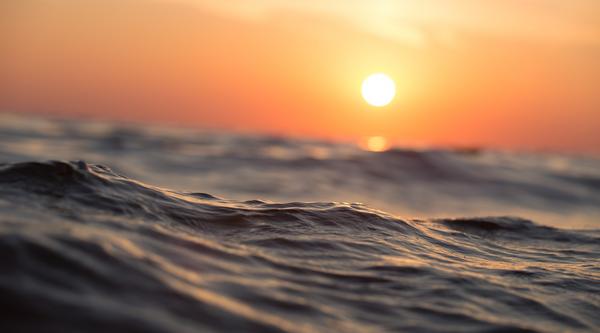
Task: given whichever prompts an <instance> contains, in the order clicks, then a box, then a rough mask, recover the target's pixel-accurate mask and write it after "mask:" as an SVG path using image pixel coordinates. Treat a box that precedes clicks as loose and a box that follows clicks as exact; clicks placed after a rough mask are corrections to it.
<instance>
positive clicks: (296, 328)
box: [0, 152, 600, 332]
mask: <svg viewBox="0 0 600 333" xmlns="http://www.w3.org/2000/svg"><path fill="white" fill-rule="evenodd" d="M391 154H395V153H393V152H392V153H391ZM381 156H382V158H387V157H386V156H387V155H381ZM599 253H600V230H597V229H592V230H566V229H559V228H553V227H549V226H544V225H539V224H536V223H534V222H532V221H529V220H525V219H521V218H518V217H473V218H453V219H427V220H409V219H401V218H398V217H397V216H396V215H393V214H389V213H385V212H383V211H380V210H376V209H372V208H370V207H369V206H366V205H363V204H358V203H343V202H290V203H277V202H271V201H266V200H258V199H253V200H245V201H241V200H229V199H223V198H219V197H217V196H213V195H211V194H207V193H195V192H182V191H173V190H167V189H164V188H160V187H157V186H150V185H147V184H144V183H143V182H140V181H136V180H134V179H130V178H127V177H125V176H122V175H120V174H118V173H116V172H114V171H112V170H111V169H109V168H108V167H105V166H102V165H92V164H87V163H85V162H82V161H77V162H64V161H49V162H23V163H10V164H2V165H0V262H1V264H0V293H1V294H2V295H3V296H2V297H1V298H0V309H2V312H1V314H0V317H1V318H2V320H1V321H0V328H1V329H2V331H40V330H44V331H49V332H53V331H56V332H68V331H91V332H93V331H106V330H111V331H123V332H197V331H215V332H217V331H218V332H224V331H243V332H331V331H343V332H379V331H411V332H509V331H510V332H563V331H589V332H592V331H596V330H598V329H599V327H600V321H599V319H598V317H597V313H600V298H598V296H597V295H600V287H599V286H600V269H599V267H598V265H597V262H598V258H599Z"/></svg>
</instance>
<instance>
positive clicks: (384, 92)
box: [362, 73, 396, 107]
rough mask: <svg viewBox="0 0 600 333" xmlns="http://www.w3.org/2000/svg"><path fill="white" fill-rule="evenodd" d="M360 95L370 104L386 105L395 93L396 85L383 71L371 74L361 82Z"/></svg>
mask: <svg viewBox="0 0 600 333" xmlns="http://www.w3.org/2000/svg"><path fill="white" fill-rule="evenodd" d="M362 95H363V98H364V99H365V101H367V103H369V104H370V105H372V106H378V107H381V106H386V105H388V104H390V102H391V101H392V99H394V96H395V95H396V85H395V84H394V81H393V80H392V79H391V78H390V77H389V76H387V75H385V74H383V73H376V74H372V75H370V76H369V77H367V78H366V79H365V80H364V81H363V83H362Z"/></svg>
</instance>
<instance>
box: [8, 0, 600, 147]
mask: <svg viewBox="0 0 600 333" xmlns="http://www.w3.org/2000/svg"><path fill="white" fill-rule="evenodd" d="M598 17H600V1H596V0H576V1H559V0H544V1H543V0H520V1H517V0H504V1H474V0H473V1H467V0H455V1H450V0H446V1H442V0H438V1H433V0H419V1H416V0H415V1H358V0H347V1H343V2H341V1H333V0H320V1H275V0H230V1H208V0H177V1H174V0H173V1H166V0H165V1H144V0H120V1H116V0H89V1H75V0H56V1H51V0H37V1H32V0H8V1H3V2H1V3H0V51H2V52H0V110H6V111H17V112H28V111H33V112H44V113H59V114H63V115H65V114H66V115H71V114H72V115H93V116H95V117H103V118H116V119H127V120H141V121H154V122H169V123H184V124H186V125H190V126H200V127H219V128H225V129H232V130H244V131H266V132H271V133H279V134H288V135H304V136H316V137H323V138H333V139H345V140H346V139H349V140H357V139H359V138H362V137H365V136H382V137H385V138H387V139H388V140H389V141H391V142H394V143H397V144H406V145H409V144H430V145H489V146H493V147H502V148H517V149H551V150H567V151H593V152H599V151H600V148H598V147H600V131H598V129H599V128H600V93H599V91H600V90H599V89H600V88H599V87H600V20H598ZM374 72H385V73H387V74H388V75H390V76H391V77H392V78H394V80H395V81H396V85H397V89H398V91H397V97H396V99H395V100H394V102H393V103H392V104H390V105H389V106H387V107H384V108H373V107H369V106H368V105H367V104H366V103H365V102H364V101H363V100H362V98H361V96H360V84H361V81H362V80H363V79H364V78H365V77H366V76H368V75H369V74H371V73H374Z"/></svg>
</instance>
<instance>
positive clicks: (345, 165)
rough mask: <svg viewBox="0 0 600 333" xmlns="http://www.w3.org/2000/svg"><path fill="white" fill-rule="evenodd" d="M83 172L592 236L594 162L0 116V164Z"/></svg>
mask: <svg viewBox="0 0 600 333" xmlns="http://www.w3.org/2000/svg"><path fill="white" fill-rule="evenodd" d="M51 159H60V160H78V159H82V160H86V161H90V162H94V163H99V164H103V165H109V166H110V167H111V168H112V169H113V170H115V171H117V172H118V173H121V174H126V175H128V176H129V177H131V178H133V179H137V180H140V181H143V182H145V183H149V184H154V185H156V186H160V187H165V188H172V189H177V190H179V191H182V190H188V191H196V190H201V191H204V192H207V193H210V194H212V195H216V196H221V197H226V198H230V199H237V200H239V201H243V200H253V199H266V200H271V201H275V202H289V201H302V202H306V201H324V202H330V201H342V202H361V203H365V204H366V205H368V206H369V207H375V208H378V209H381V210H384V211H386V212H389V213H392V214H395V215H398V216H408V217H422V218H431V217H445V218H447V217H462V216H490V215H491V216H497V215H515V216H521V217H525V218H528V219H532V220H535V221H536V222H538V223H540V224H544V225H550V226H554V227H560V228H571V229H583V228H587V229H597V228H600V159H598V158H596V157H590V156H569V155H561V154H540V153H523V152H500V151H493V150H487V149H483V148H482V149H409V148H399V147H396V148H392V149H390V150H388V151H385V152H380V153H373V152H368V151H364V150H362V149H360V148H358V147H357V146H356V145H355V144H350V143H339V142H326V141H319V140H309V139H298V138H287V137H274V136H268V135H250V134H239V133H227V132H216V131H198V130H185V129H174V128H162V127H143V126H134V125H122V124H115V123H106V122H104V123H103V122H95V121H81V120H79V121H75V120H57V119H43V118H36V117H31V116H28V117H24V116H7V115H2V114H0V163H3V162H4V163H14V162H27V161H37V160H51Z"/></svg>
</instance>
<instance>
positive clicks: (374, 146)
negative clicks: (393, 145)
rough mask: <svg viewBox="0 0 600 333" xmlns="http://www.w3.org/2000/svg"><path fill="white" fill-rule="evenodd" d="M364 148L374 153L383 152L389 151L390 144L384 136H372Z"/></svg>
mask: <svg viewBox="0 0 600 333" xmlns="http://www.w3.org/2000/svg"><path fill="white" fill-rule="evenodd" d="M364 148H365V149H366V150H368V151H372V152H382V151H386V150H387V149H388V142H387V139H386V138H384V137H383V136H372V137H369V138H367V142H366V145H365V147H364Z"/></svg>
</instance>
